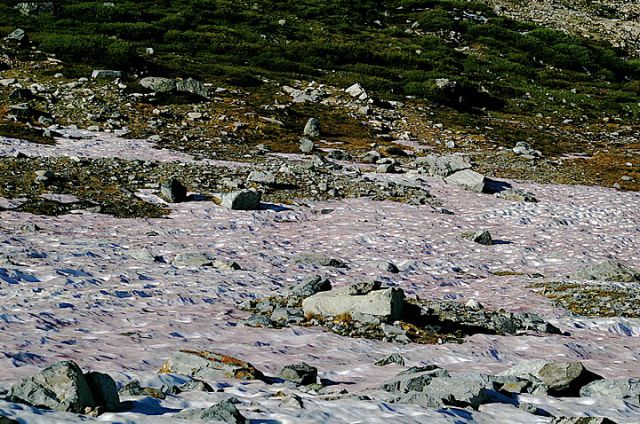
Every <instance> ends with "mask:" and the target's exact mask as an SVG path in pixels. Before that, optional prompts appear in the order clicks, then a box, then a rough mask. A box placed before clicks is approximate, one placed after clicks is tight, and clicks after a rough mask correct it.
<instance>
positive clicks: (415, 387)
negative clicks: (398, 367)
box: [381, 365, 449, 394]
mask: <svg viewBox="0 0 640 424" xmlns="http://www.w3.org/2000/svg"><path fill="white" fill-rule="evenodd" d="M437 377H449V372H448V371H447V370H445V369H444V368H440V367H438V366H436V365H426V366H423V367H412V368H409V369H407V370H405V371H402V372H401V373H400V374H398V375H396V376H395V377H393V378H392V379H390V380H389V381H387V382H385V383H384V384H383V385H382V386H381V389H382V390H386V391H387V392H390V393H397V394H400V393H409V392H421V391H423V390H424V388H425V387H426V386H428V385H429V383H431V380H433V379H434V378H437Z"/></svg>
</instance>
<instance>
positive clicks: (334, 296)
mask: <svg viewBox="0 0 640 424" xmlns="http://www.w3.org/2000/svg"><path fill="white" fill-rule="evenodd" d="M349 291H350V287H341V288H339V289H335V290H331V291H326V292H320V293H316V294H314V295H313V296H310V297H307V298H306V299H304V300H303V301H302V309H303V310H304V313H305V314H307V315H308V314H312V315H321V316H336V315H342V314H365V315H372V316H374V317H377V318H379V319H380V320H381V321H389V322H391V321H395V320H397V319H399V318H400V316H401V315H402V308H403V306H404V292H403V291H402V290H401V289H398V288H387V289H383V290H375V291H371V292H369V293H367V294H364V295H352V294H350V292H349Z"/></svg>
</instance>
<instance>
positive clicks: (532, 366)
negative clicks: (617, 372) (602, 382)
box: [499, 359, 602, 396]
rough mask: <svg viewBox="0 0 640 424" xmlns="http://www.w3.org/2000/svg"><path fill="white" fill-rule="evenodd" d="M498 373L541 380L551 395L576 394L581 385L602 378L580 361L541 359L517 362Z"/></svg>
mask: <svg viewBox="0 0 640 424" xmlns="http://www.w3.org/2000/svg"><path fill="white" fill-rule="evenodd" d="M499 375H502V376H515V377H520V378H525V379H530V380H532V381H534V382H536V381H537V382H541V383H542V384H543V385H544V386H545V388H546V389H547V392H548V393H549V394H550V395H552V396H578V395H579V393H580V389H581V388H582V387H583V386H585V385H587V384H589V383H591V382H593V381H595V380H599V379H601V378H602V377H600V376H599V375H597V374H595V373H593V372H591V371H589V370H587V369H586V368H585V367H584V365H582V363H581V362H551V361H546V360H543V359H536V360H532V361H527V362H524V363H521V364H518V365H516V366H514V367H512V368H509V369H508V370H505V371H503V372H501V373H500V374H499Z"/></svg>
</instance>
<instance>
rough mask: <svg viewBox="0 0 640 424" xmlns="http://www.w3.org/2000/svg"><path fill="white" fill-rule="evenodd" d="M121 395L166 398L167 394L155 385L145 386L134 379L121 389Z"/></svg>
mask: <svg viewBox="0 0 640 424" xmlns="http://www.w3.org/2000/svg"><path fill="white" fill-rule="evenodd" d="M119 394H120V395H121V396H148V397H152V398H156V399H165V398H166V397H167V395H166V394H165V393H164V392H163V391H162V390H159V389H155V388H153V387H143V386H141V385H140V382H139V381H138V380H133V381H130V382H128V383H127V384H125V385H124V387H122V389H120V392H119Z"/></svg>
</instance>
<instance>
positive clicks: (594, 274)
mask: <svg viewBox="0 0 640 424" xmlns="http://www.w3.org/2000/svg"><path fill="white" fill-rule="evenodd" d="M570 278H571V279H572V280H591V281H613V282H618V283H631V282H640V272H638V271H636V270H635V269H633V268H631V267H628V266H626V265H624V264H622V263H620V262H616V261H613V260H608V261H604V262H601V263H599V264H597V265H593V266H588V267H586V268H583V269H581V270H578V271H576V272H575V273H573V274H572V275H571V276H570Z"/></svg>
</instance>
